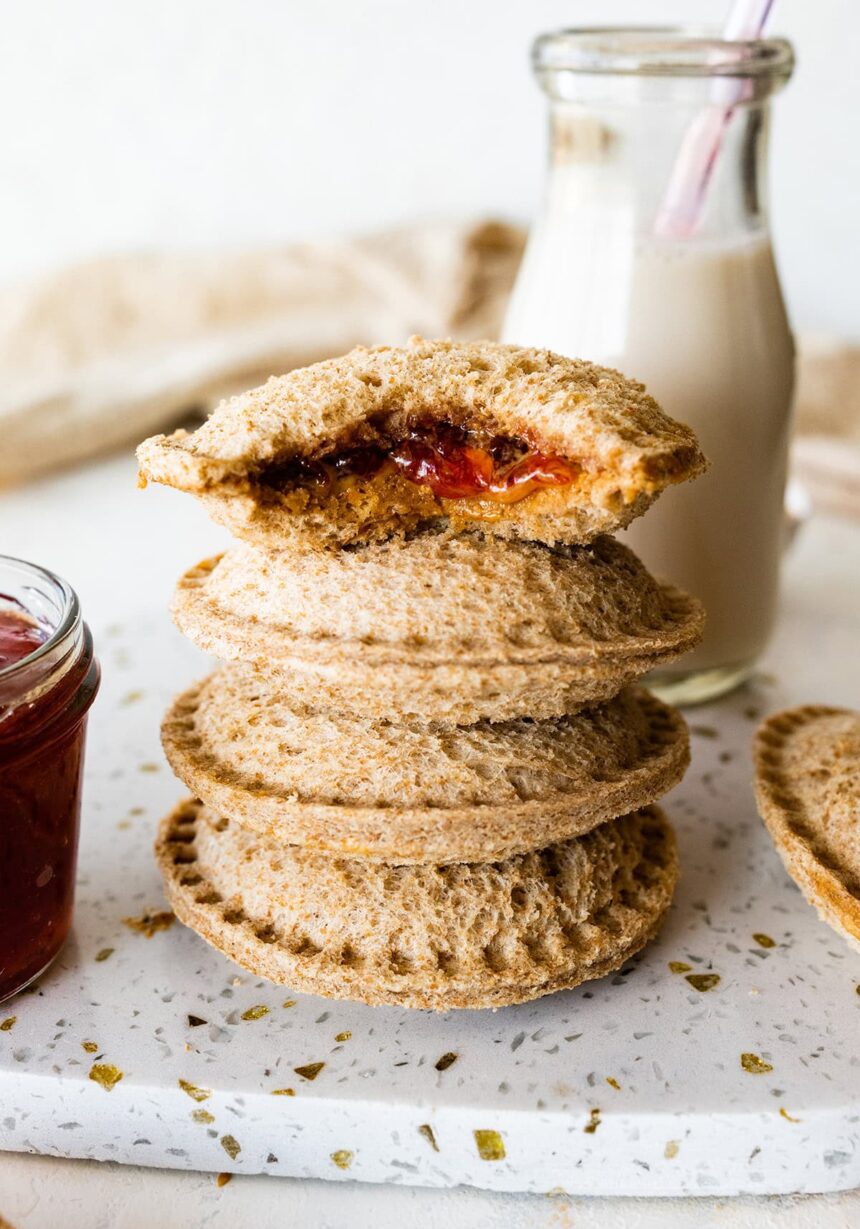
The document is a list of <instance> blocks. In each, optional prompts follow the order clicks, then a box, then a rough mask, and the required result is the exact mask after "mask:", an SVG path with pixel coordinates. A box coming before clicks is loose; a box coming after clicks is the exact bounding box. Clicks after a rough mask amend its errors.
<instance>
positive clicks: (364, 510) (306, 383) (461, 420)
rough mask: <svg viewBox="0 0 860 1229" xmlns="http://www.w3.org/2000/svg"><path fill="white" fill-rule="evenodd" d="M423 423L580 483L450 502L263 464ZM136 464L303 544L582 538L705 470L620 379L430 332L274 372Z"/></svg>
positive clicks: (225, 518)
mask: <svg viewBox="0 0 860 1229" xmlns="http://www.w3.org/2000/svg"><path fill="white" fill-rule="evenodd" d="M428 420H431V421H436V422H439V421H444V422H454V423H457V424H475V425H478V426H480V427H481V428H482V429H486V430H490V431H493V432H496V433H500V434H505V435H509V436H513V437H515V438H521V439H524V440H526V441H528V442H529V444H530V445H531V446H533V447H534V448H536V449H538V450H541V451H544V452H549V453H551V454H553V455H558V456H561V457H565V458H568V459H571V460H575V461H576V462H577V463H578V464H579V465H580V466H581V475H580V477H579V478H578V479H577V481H575V482H574V483H572V484H571V485H569V486H563V487H552V488H549V489H543V490H538V491H535V492H533V493H532V494H529V495H527V496H526V497H525V498H524V499H522V500H521V501H520V502H518V503H513V504H500V503H497V502H494V501H492V500H490V499H487V498H465V499H454V500H451V499H444V498H439V497H437V496H436V495H434V494H433V492H432V491H431V490H430V488H429V487H427V486H423V485H416V484H415V483H413V482H410V481H409V480H408V479H406V478H404V477H403V476H402V475H400V474H399V473H396V472H395V473H391V472H386V473H380V474H376V475H373V476H371V477H367V478H365V479H356V480H351V481H350V482H349V483H347V484H345V485H344V484H338V485H336V487H335V489H334V490H329V489H327V488H319V487H315V486H313V485H308V484H299V485H297V486H295V487H294V488H291V489H287V490H276V489H273V488H271V487H270V486H268V485H267V484H266V482H265V480H264V477H265V475H264V471H265V468H266V466H268V465H281V464H283V463H284V462H286V461H289V460H292V459H295V458H307V459H317V458H319V457H321V456H326V455H329V454H330V453H332V452H337V451H338V450H342V449H346V448H353V447H356V446H361V445H363V444H366V443H378V442H380V441H383V442H384V441H385V440H386V439H394V438H397V437H398V434H399V435H401V436H402V434H403V433H405V432H406V431H407V430H408V429H409V428H410V426H412V425H414V424H415V423H420V422H426V421H428ZM138 460H139V463H140V471H141V475H142V476H143V477H144V479H148V480H151V481H154V482H163V483H166V484H167V485H169V486H174V487H177V488H178V489H180V490H184V491H189V492H191V493H192V494H195V495H197V496H199V497H201V498H202V499H203V501H204V503H205V504H206V506H207V508H208V509H209V511H210V513H211V515H212V516H213V517H214V518H215V519H216V520H219V521H220V522H222V523H223V524H225V525H227V526H228V527H229V528H230V529H231V531H232V532H233V533H234V534H236V536H238V537H242V538H246V539H247V540H249V541H253V542H257V543H259V544H261V545H268V546H270V547H273V548H278V547H280V546H296V547H300V548H303V549H315V548H333V547H336V546H338V545H350V544H355V543H361V542H367V541H374V540H383V539H385V538H388V537H391V536H393V535H397V534H402V533H409V532H412V531H414V530H415V529H416V528H417V527H419V526H422V525H427V524H436V525H439V524H442V525H450V526H451V527H452V528H455V529H462V528H467V527H469V526H474V525H475V524H476V523H478V524H480V525H483V526H484V527H485V528H486V529H487V530H488V531H489V532H492V533H494V534H497V535H499V536H503V537H519V538H526V539H532V540H540V541H545V542H549V543H555V542H586V541H590V540H591V539H592V538H593V537H595V536H596V535H598V534H601V533H611V532H613V531H614V530H616V529H619V528H622V527H623V526H624V525H627V524H629V522H630V520H631V519H633V517H634V516H638V515H640V514H641V513H642V512H644V511H645V510H646V508H647V507H648V506H649V505H650V503H651V502H652V501H653V499H655V498H656V496H657V495H659V493H660V491H662V490H663V489H664V488H665V487H666V486H668V485H670V484H672V483H675V482H682V481H684V480H686V479H687V478H691V477H695V476H696V474H698V473H700V472H701V471H702V470H703V469H704V468H705V461H704V458H703V457H702V454H701V452H700V450H699V447H698V444H697V442H696V438H695V436H694V435H693V433H692V432H691V431H690V430H689V428H688V427H685V426H683V425H682V424H679V423H677V422H675V421H674V420H672V419H670V418H668V417H667V416H666V415H665V414H664V413H663V412H662V411H661V410H660V408H659V406H658V405H657V403H656V402H655V401H654V400H653V398H651V397H649V396H648V395H647V393H646V392H645V390H644V388H643V387H642V385H640V384H637V383H635V382H634V381H631V380H627V379H625V378H624V377H623V376H621V375H620V374H619V373H618V372H616V371H611V370H609V369H608V368H603V367H597V366H595V365H594V364H591V363H585V362H581V361H579V360H575V359H567V358H562V357H561V356H559V355H556V354H552V353H551V352H550V351H547V350H529V349H522V348H519V347H515V346H503V345H499V344H496V343H491V342H469V343H460V342H452V341H425V340H423V339H421V338H414V339H413V340H412V342H411V343H410V344H409V345H408V346H407V347H403V348H399V349H398V348H391V347H386V346H378V347H375V348H373V349H365V348H363V347H359V348H358V349H355V350H352V351H351V352H350V353H349V354H347V355H344V356H343V357H341V358H337V359H330V360H328V361H326V362H323V363H317V364H315V365H314V366H312V367H305V368H301V369H299V370H297V371H293V372H290V373H289V374H288V375H285V376H280V377H277V378H272V379H271V380H269V382H268V383H267V384H265V385H263V386H262V387H261V388H258V389H254V390H252V391H251V392H248V393H244V394H242V395H241V396H239V397H234V398H232V399H231V400H230V401H227V402H224V403H223V404H222V405H221V406H219V407H218V409H217V410H216V411H215V412H214V413H213V414H212V415H211V417H210V418H209V420H208V421H207V422H206V423H205V424H204V425H203V426H202V427H200V428H199V429H198V430H197V431H195V432H194V433H193V434H188V433H187V432H185V431H177V432H174V434H173V435H170V436H163V435H161V436H154V437H153V438H151V439H149V440H146V441H144V443H143V444H141V446H140V447H139V449H138Z"/></svg>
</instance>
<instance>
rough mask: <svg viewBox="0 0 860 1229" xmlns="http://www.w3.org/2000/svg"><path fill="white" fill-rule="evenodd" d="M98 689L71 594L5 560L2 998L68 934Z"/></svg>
mask: <svg viewBox="0 0 860 1229" xmlns="http://www.w3.org/2000/svg"><path fill="white" fill-rule="evenodd" d="M98 686H99V667H98V662H97V661H96V659H95V656H94V654H93V640H92V636H91V634H90V630H89V628H88V627H87V625H86V624H85V623H84V622H83V620H82V618H81V609H80V605H79V603H78V599H77V595H76V594H75V592H74V590H73V589H72V588H71V587H70V586H69V585H68V584H66V582H65V581H64V580H60V578H59V577H57V576H54V575H52V574H51V573H50V572H47V571H45V570H44V569H43V568H39V567H36V566H34V565H33V564H31V563H25V562H24V561H23V560H20V559H10V558H7V557H5V556H2V555H0V1001H2V1000H3V999H5V998H8V997H9V995H12V994H15V993H16V992H17V991H18V990H21V989H23V987H24V986H26V985H27V984H28V983H29V982H31V981H32V980H33V979H34V978H36V977H38V976H39V974H40V973H42V972H44V970H45V969H46V968H47V967H48V965H49V964H50V963H51V961H52V960H53V959H54V957H55V956H56V955H57V953H58V952H59V950H60V948H61V947H62V945H63V943H64V941H65V939H66V936H67V935H68V933H69V927H70V925H71V920H72V906H73V903H74V890H75V864H76V860H77V848H78V825H79V820H80V809H81V770H82V766H83V757H84V736H85V732H86V724H87V713H88V711H89V708H90V705H91V704H92V702H93V700H94V699H95V695H96V692H97V691H98Z"/></svg>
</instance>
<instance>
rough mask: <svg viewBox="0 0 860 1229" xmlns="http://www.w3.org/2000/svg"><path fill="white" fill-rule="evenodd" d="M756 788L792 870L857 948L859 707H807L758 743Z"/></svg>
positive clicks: (766, 727) (778, 718) (781, 718)
mask: <svg viewBox="0 0 860 1229" xmlns="http://www.w3.org/2000/svg"><path fill="white" fill-rule="evenodd" d="M755 762H756V794H757V798H758V806H759V811H760V812H761V815H762V818H763V819H764V821H765V823H766V824H767V826H768V828H769V830H770V833H771V836H772V837H773V839H774V842H775V844H776V847H777V849H778V850H779V853H780V855H781V857H782V860H783V862H784V863H785V866H786V869H787V870H788V873H789V874H790V875H791V876H792V878H793V879H794V880H795V881H796V882H797V883H798V885H799V886H800V888H801V890H802V891H803V893H804V895H805V896H806V898H807V900H809V901H810V902H811V903H812V904H813V905H814V906H815V907H816V908H817V909H818V911H819V913H820V914H821V916H822V917H823V918H824V920H825V921H826V922H828V923H829V924H830V925H831V926H833V927H834V929H836V930H839V931H841V932H842V933H843V934H844V935H845V936H846V937H847V938H848V939H849V940H851V941H852V943H853V944H854V946H856V947H860V713H857V712H852V711H851V710H849V709H839V708H827V707H824V706H823V705H805V706H804V707H802V708H796V709H791V710H789V711H788V712H784V713H777V714H776V715H775V716H773V717H770V718H769V719H768V720H767V721H765V722H764V723H763V724H762V726H761V727H760V728H759V730H758V733H757V735H756V741H755Z"/></svg>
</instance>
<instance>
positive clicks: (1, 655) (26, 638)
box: [0, 593, 48, 670]
mask: <svg viewBox="0 0 860 1229" xmlns="http://www.w3.org/2000/svg"><path fill="white" fill-rule="evenodd" d="M4 600H5V601H9V602H11V601H13V599H12V598H4V596H3V594H2V593H0V602H2V601H4ZM16 606H17V603H15V606H12V607H6V608H4V607H3V606H0V670H2V669H3V667H4V666H11V665H12V663H13V662H16V661H21V660H22V659H23V658H24V657H29V656H30V654H31V653H32V652H34V650H35V649H38V647H39V645H40V644H44V643H45V641H46V640H47V639H48V633H47V632H46V631H45V629H44V628H43V627H40V626H39V624H38V623H37V622H36V620H35V619H34V618H32V617H31V616H30V615H28V614H27V612H26V611H25V610H19V609H16V608H15V607H16Z"/></svg>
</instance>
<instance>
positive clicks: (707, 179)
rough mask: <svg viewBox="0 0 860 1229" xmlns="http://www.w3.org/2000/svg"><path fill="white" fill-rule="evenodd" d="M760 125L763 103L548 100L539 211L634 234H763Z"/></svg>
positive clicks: (765, 111) (765, 110) (764, 132)
mask: <svg viewBox="0 0 860 1229" xmlns="http://www.w3.org/2000/svg"><path fill="white" fill-rule="evenodd" d="M768 120H769V104H768V103H767V102H766V101H761V102H757V103H755V104H753V105H749V104H747V105H743V106H737V107H735V108H733V109H729V108H727V107H725V106H723V105H721V104H720V103H719V102H714V103H712V104H711V105H710V106H708V107H705V108H702V107H701V106H696V105H689V104H687V105H681V104H679V103H678V102H677V101H673V100H671V99H670V100H665V101H661V100H660V99H654V98H651V99H649V100H648V101H645V102H642V103H641V105H635V104H634V103H633V102H632V101H627V100H624V101H614V100H613V99H612V98H611V97H606V96H604V97H602V98H601V99H600V101H599V102H595V101H592V102H591V103H589V104H585V103H581V102H577V101H573V100H564V101H562V100H558V99H554V100H553V101H552V102H551V106H550V148H549V175H548V183H547V192H546V199H545V208H546V210H547V212H550V213H552V214H558V213H561V214H563V215H565V216H568V217H569V218H570V219H571V220H576V219H577V218H580V219H582V221H583V222H585V221H586V220H587V219H590V221H589V224H590V225H594V226H597V225H600V226H601V227H602V228H605V227H606V226H607V225H612V226H613V227H615V228H617V227H619V226H623V227H625V228H626V229H628V230H629V231H632V232H634V233H635V234H637V235H640V236H645V235H656V234H663V235H665V236H667V237H675V238H681V237H684V238H690V239H693V238H694V239H701V240H718V239H733V238H735V239H739V238H741V237H742V236H743V235H745V234H754V233H762V232H765V231H766V230H767V227H768V210H767V194H766V164H767V144H768ZM703 148H704V149H713V150H714V152H715V156H714V157H713V158H712V159H710V160H708V162H707V165H706V167H705V168H704V171H702V165H701V164H702V159H701V157H699V165H698V168H696V167H695V159H696V156H697V150H699V151H701V150H702V149H703ZM691 154H692V156H693V159H692V161H693V165H694V169H695V170H696V174H695V175H694V176H693V180H692V183H693V187H694V188H695V189H696V196H697V200H696V203H695V208H694V209H693V210H692V211H691V208H690V193H689V190H688V188H689V181H690V177H689V174H688V175H687V183H685V182H684V170H685V165H686V167H689V166H690V165H691ZM685 160H686V162H685ZM679 202H680V203H679ZM667 211H668V212H667ZM679 218H680V219H681V220H680V222H679V221H678V219H679Z"/></svg>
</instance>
